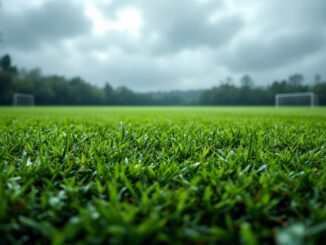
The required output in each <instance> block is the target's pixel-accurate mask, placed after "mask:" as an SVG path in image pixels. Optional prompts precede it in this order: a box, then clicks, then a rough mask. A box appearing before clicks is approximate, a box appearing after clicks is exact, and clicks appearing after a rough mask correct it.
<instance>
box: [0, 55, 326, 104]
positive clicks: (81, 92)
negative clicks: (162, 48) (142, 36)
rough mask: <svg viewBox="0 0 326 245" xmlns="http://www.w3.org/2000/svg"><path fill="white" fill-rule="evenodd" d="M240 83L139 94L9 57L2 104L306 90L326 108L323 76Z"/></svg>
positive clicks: (261, 98)
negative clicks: (30, 99)
mask: <svg viewBox="0 0 326 245" xmlns="http://www.w3.org/2000/svg"><path fill="white" fill-rule="evenodd" d="M240 84H241V85H240V86H236V85H235V84H234V81H233V80H232V78H227V79H226V80H225V81H222V82H221V84H220V85H218V86H215V87H213V88H211V89H207V90H198V91H184V92H183V91H171V92H152V93H139V92H134V91H132V90H131V89H129V88H127V87H125V86H121V87H117V88H113V87H112V86H111V85H110V84H109V83H105V85H104V86H103V87H101V88H100V87H97V86H95V85H91V84H90V83H88V82H86V81H85V80H83V79H82V78H80V77H75V78H71V79H68V78H65V77H64V76H58V75H43V74H42V73H41V71H40V69H32V70H25V69H18V68H17V67H16V66H15V65H13V64H12V62H11V58H10V56H9V55H8V54H6V55H4V56H2V57H1V59H0V104H1V105H10V104H11V103H12V98H13V94H14V93H17V92H19V93H30V94H33V95H34V96H35V103H36V104H37V105H273V104H274V96H275V94H277V93H290V92H307V91H311V92H314V93H316V94H317V96H318V98H319V104H321V105H326V81H322V79H321V78H320V76H316V78H315V81H314V83H310V85H307V84H304V77H303V75H301V74H294V75H291V76H290V77H289V78H288V80H282V81H274V82H273V83H272V84H270V85H268V86H266V87H258V86H255V85H254V80H253V79H252V78H251V77H250V76H249V75H245V76H243V77H242V78H241V81H240Z"/></svg>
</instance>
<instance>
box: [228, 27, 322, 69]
mask: <svg viewBox="0 0 326 245" xmlns="http://www.w3.org/2000/svg"><path fill="white" fill-rule="evenodd" d="M325 41H326V40H325V37H324V35H323V33H320V32H311V31H310V30H305V31H301V32H296V33H285V34H283V35H279V36H276V37H272V38H270V39H268V38H265V39H262V38H260V37H258V38H257V39H254V40H245V41H241V42H239V43H238V45H237V46H236V47H235V48H234V49H233V50H232V52H231V53H229V54H227V55H226V57H225V62H226V64H227V66H228V67H229V68H231V69H232V70H236V71H244V72H248V71H250V72H252V71H257V70H270V69H274V68H278V67H281V66H284V65H289V64H292V63H293V62H300V61H301V60H302V59H305V58H307V57H308V56H309V55H314V54H315V53H316V52H318V51H320V50H322V48H323V46H324V44H325Z"/></svg>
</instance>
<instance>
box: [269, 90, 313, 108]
mask: <svg viewBox="0 0 326 245" xmlns="http://www.w3.org/2000/svg"><path fill="white" fill-rule="evenodd" d="M317 105H318V98H317V95H316V94H315V93H313V92H303V93H283V94H276V95H275V106H276V107H280V106H310V107H314V106H317Z"/></svg>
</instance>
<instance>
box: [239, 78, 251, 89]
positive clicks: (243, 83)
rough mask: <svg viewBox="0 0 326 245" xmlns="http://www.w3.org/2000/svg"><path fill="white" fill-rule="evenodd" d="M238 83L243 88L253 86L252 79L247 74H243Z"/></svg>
mask: <svg viewBox="0 0 326 245" xmlns="http://www.w3.org/2000/svg"><path fill="white" fill-rule="evenodd" d="M240 83H241V87H243V88H252V87H253V86H254V80H253V79H252V78H251V76H249V75H244V76H243V77H242V78H241V79H240Z"/></svg>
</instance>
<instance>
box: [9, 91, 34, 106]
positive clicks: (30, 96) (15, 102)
mask: <svg viewBox="0 0 326 245" xmlns="http://www.w3.org/2000/svg"><path fill="white" fill-rule="evenodd" d="M19 98H23V99H30V103H29V104H20V103H19ZM12 104H13V106H34V105H35V96H34V95H33V94H26V93H14V95H13V99H12Z"/></svg>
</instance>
